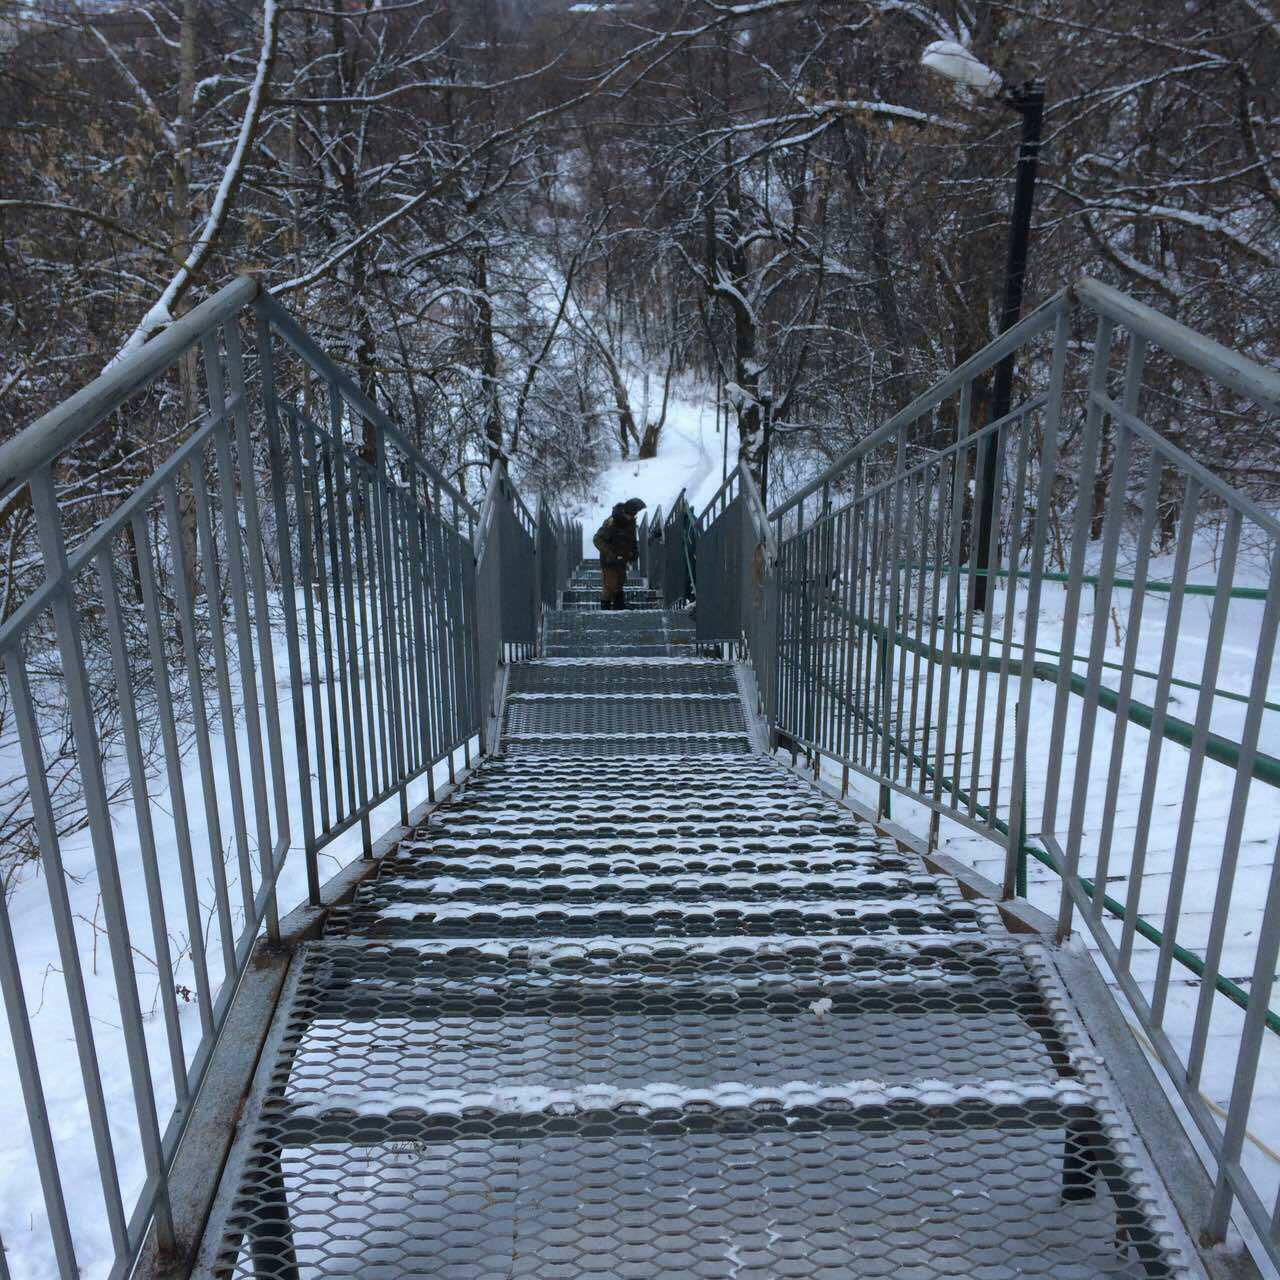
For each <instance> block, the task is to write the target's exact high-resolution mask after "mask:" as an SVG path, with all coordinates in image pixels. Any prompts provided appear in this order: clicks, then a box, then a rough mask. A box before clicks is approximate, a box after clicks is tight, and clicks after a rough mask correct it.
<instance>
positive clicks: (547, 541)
mask: <svg viewBox="0 0 1280 1280" xmlns="http://www.w3.org/2000/svg"><path fill="white" fill-rule="evenodd" d="M537 557H538V571H537V574H536V575H535V577H536V578H537V581H538V591H539V594H540V599H541V604H542V607H543V608H544V609H557V608H559V607H560V595H561V592H562V591H563V590H564V588H565V584H566V583H567V582H568V581H569V579H570V578H572V577H573V572H574V570H575V569H576V568H577V567H578V566H579V565H580V564H581V563H582V524H581V522H580V521H570V520H567V519H566V518H565V517H564V516H563V515H562V514H560V513H559V512H556V511H553V510H552V509H551V508H550V507H549V506H548V505H547V504H546V503H545V502H542V503H539V505H538V537H537Z"/></svg>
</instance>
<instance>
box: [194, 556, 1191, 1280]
mask: <svg viewBox="0 0 1280 1280" xmlns="http://www.w3.org/2000/svg"><path fill="white" fill-rule="evenodd" d="M590 577H591V569H590V567H589V566H588V567H586V568H585V569H584V570H580V571H579V573H578V575H577V576H576V578H575V581H574V584H573V586H572V587H571V589H570V591H569V592H568V593H566V594H567V596H568V598H569V600H570V602H571V603H570V604H569V606H568V607H567V608H566V609H564V610H562V611H557V612H552V613H550V614H549V615H548V617H547V622H546V637H547V650H548V652H551V653H555V654H556V655H557V656H554V657H548V658H544V659H540V660H535V661H529V662H523V663H518V664H516V665H514V666H513V667H512V668H511V671H510V676H509V681H508V692H507V699H506V706H505V710H504V719H503V725H504V728H503V738H502V742H501V745H500V750H499V752H498V753H497V755H496V756H495V757H494V758H493V759H491V760H489V761H488V762H486V763H485V764H483V765H482V766H481V767H480V768H479V769H478V770H477V771H476V772H475V773H474V774H473V775H472V776H471V777H470V778H469V780H468V781H467V782H466V784H465V785H464V786H463V787H462V788H461V789H460V790H459V792H458V793H457V794H456V795H455V796H453V797H451V798H450V799H449V800H448V801H447V802H446V803H444V804H442V805H441V806H440V807H439V808H437V809H436V810H435V811H434V812H433V813H432V814H431V816H430V817H429V819H428V820H427V822H426V823H425V824H424V825H423V826H421V827H419V828H418V829H417V830H416V831H414V832H413V833H412V835H411V836H410V837H409V838H408V839H405V840H403V841H402V842H401V843H400V845H399V847H398V848H397V849H396V850H395V852H394V853H393V854H391V855H389V856H387V857H386V858H384V859H383V860H382V862H381V864H380V865H379V867H378V868H377V871H376V874H374V875H373V876H372V877H371V878H369V879H368V880H366V881H365V883H364V884H363V885H362V886H361V888H360V889H359V890H358V891H357V893H356V895H355V899H354V901H353V902H352V903H351V904H350V906H349V907H347V908H345V909H343V910H341V911H339V912H337V913H335V914H334V916H333V917H332V918H331V920H330V922H329V925H328V927H327V928H326V930H325V933H324V936H323V937H322V938H321V939H320V940H319V941H317V942H314V943H311V944H309V945H307V946H306V947H305V948H304V949H303V951H302V953H301V954H300V955H299V956H298V957H297V958H296V959H295V962H294V965H293V972H292V975H291V977H290V979H289V983H288V986H287V989H286V992H285V995H284V998H283V999H282V1001H281V1004H280V1008H279V1012H278V1014H277V1017H276V1021H275V1025H274V1027H273V1029H272V1031H271V1033H270V1036H269V1038H268V1045H267V1051H266V1053H265V1055H264V1061H263V1066H262V1069H261V1071H260V1075H259V1080H258V1082H257V1084H256V1086H255V1089H254V1090H253V1093H252V1095H251V1097H252V1108H253V1110H252V1114H251V1115H249V1116H248V1117H247V1118H246V1119H247V1123H246V1124H245V1125H244V1127H243V1130H242V1134H241V1138H240V1140H239V1142H238V1144H237V1147H236V1149H235V1151H234V1152H233V1156H232V1159H231V1161H230V1164H229V1166H228V1172H227V1176H226V1184H225V1189H224V1194H223V1198H222V1201H221V1206H222V1211H221V1213H220V1214H215V1218H214V1222H213V1224H212V1234H211V1235H210V1237H209V1239H208V1240H207V1242H206V1247H205V1252H204V1255H203V1260H202V1267H203V1268H204V1269H205V1270H206V1271H207V1272H210V1273H212V1274H214V1275H217V1276H222V1277H231V1276H234V1277H245V1278H246V1280H247V1278H248V1277H254V1278H255V1280H267V1278H269V1277H270V1278H272V1280H299V1278H301V1277H313V1276H357V1275H358V1276H361V1277H388V1278H389V1277H406V1276H442V1277H449V1278H450V1280H490V1278H493V1280H496V1278H497V1277H547V1278H548V1280H550V1278H551V1277H555V1278H557V1280H569V1278H570V1277H586V1276H593V1275H595V1276H607V1277H637V1278H639V1277H643V1278H644V1280H656V1278H658V1277H663V1278H670V1280H676V1278H677V1277H679V1278H681V1280H683V1278H684V1277H691V1276H699V1277H707V1278H708V1280H717V1278H720V1277H724V1278H725V1280H728V1278H729V1277H749V1276H757V1277H761V1278H764V1277H770V1278H773V1277H781V1276H795V1277H822V1278H823V1280H836V1277H841V1278H852V1277H859V1278H860V1277H864V1276H879V1275H883V1276H894V1277H901V1276H909V1277H920V1278H922V1280H923V1277H932V1276H938V1277H952V1276H957V1275H973V1276H980V1277H983V1278H984V1280H995V1278H996V1277H1005V1276H1008V1277H1014V1276H1054V1277H1067V1276H1079V1277H1086V1276H1087V1277H1096V1276H1124V1277H1139V1276H1144V1277H1164V1276H1175V1275H1182V1274H1189V1272H1187V1270H1186V1268H1185V1267H1184V1264H1183V1262H1182V1261H1180V1257H1179V1249H1178V1247H1177V1245H1176V1243H1175V1239H1174V1236H1173V1234H1172V1228H1171V1226H1170V1223H1169V1221H1167V1220H1166V1219H1165V1217H1164V1212H1163V1206H1162V1204H1161V1203H1160V1200H1159V1193H1158V1191H1157V1190H1156V1187H1155V1185H1154V1183H1153V1181H1152V1179H1151V1175H1150V1174H1149V1173H1148V1171H1147V1170H1146V1168H1145V1167H1144V1164H1143V1162H1142V1159H1141V1157H1140V1155H1139V1144H1138V1143H1137V1140H1136V1137H1135V1134H1134V1132H1133V1130H1132V1128H1131V1126H1130V1124H1129V1123H1128V1121H1127V1119H1126V1118H1125V1116H1124V1115H1123V1114H1122V1111H1121V1109H1120V1107H1119V1105H1118V1103H1117V1102H1116V1099H1115V1095H1114V1091H1113V1089H1112V1087H1111V1085H1110V1083H1109V1081H1108V1080H1107V1079H1106V1076H1105V1073H1104V1072H1103V1070H1102V1068H1101V1067H1100V1066H1099V1064H1098V1063H1097V1062H1096V1060H1095V1059H1094V1057H1093V1056H1092V1055H1091V1052H1090V1046H1089V1043H1088V1040H1087V1037H1086V1035H1085V1033H1084V1031H1083V1029H1082V1028H1081V1026H1080V1025H1079V1024H1078V1022H1077V1021H1076V1019H1075V1018H1074V1017H1073V1015H1072V1013H1071V1012H1070V1010H1069V1007H1068V1003H1067V1000H1066V998H1065V996H1064V993H1063V991H1062V989H1061V988H1060V986H1059V984H1058V981H1057V979H1056V976H1055V974H1054V972H1053V969H1052V966H1051V964H1050V963H1049V960H1048V958H1047V956H1046V954H1045V952H1044V950H1043V949H1042V948H1041V947H1040V946H1039V945H1037V944H1033V943H1027V942H1025V941H1019V940H1017V939H1015V938H1014V937H1012V936H1011V935H1010V934H1008V933H1007V932H1005V930H1004V929H1003V927H1002V926H1001V924H1000V923H999V918H998V916H997V914H996V912H995V910H994V908H991V907H989V906H984V905H979V904H975V903H973V902H969V901H966V900H965V899H963V898H962V897H961V895H960V893H959V891H958V889H957V886H956V885H955V884H954V883H953V882H951V881H949V880H947V879H945V878H941V877H938V876H936V875H933V874H930V873H929V872H928V871H927V870H926V869H925V866H924V864H923V863H922V862H921V861H920V859H919V858H918V857H917V856H916V855H914V854H912V853H909V852H904V851H903V850H902V849H901V848H899V847H898V845H897V844H896V843H895V842H894V841H893V840H892V839H889V838H887V837H886V836H883V835H880V834H878V833H877V832H876V830H875V829H873V828H872V827H871V826H870V825H868V824H867V823H865V822H863V821H860V820H858V819H857V818H855V817H854V816H853V815H852V813H851V812H850V811H849V810H848V809H847V808H845V807H843V806H841V805H840V804H838V803H837V802H835V801H834V800H832V799H831V798H829V797H828V796H827V795H825V794H824V793H822V792H821V791H819V790H818V789H817V788H816V787H815V786H814V785H812V784H811V783H809V782H807V781H806V780H804V779H802V778H801V777H800V776H798V775H797V774H795V773H794V772H792V771H791V770H788V769H787V768H785V767H783V766H781V765H779V764H777V763H775V762H774V761H773V760H772V759H769V758H766V757H765V756H762V755H759V754H753V753H752V736H751V731H750V729H749V722H748V716H747V714H746V708H745V706H744V704H743V702H742V700H741V698H740V697H739V693H738V686H737V679H736V677H735V672H734V669H733V667H732V666H731V665H730V664H728V663H725V662H720V661H715V660H711V659H707V658H702V657H698V656H696V655H695V654H694V651H693V646H692V643H691V641H690V640H689V639H688V638H687V631H688V623H687V622H686V621H685V620H684V617H683V616H682V615H681V614H680V613H678V612H676V611H670V612H662V611H654V610H647V611H643V612H636V613H633V614H626V613H620V614H619V613H607V614H593V613H592V612H590V611H589V610H585V609H581V608H580V607H579V606H578V601H577V599H576V593H577V592H578V591H580V590H583V591H585V590H588V589H589V585H590ZM641 590H643V588H641ZM641 637H643V638H641Z"/></svg>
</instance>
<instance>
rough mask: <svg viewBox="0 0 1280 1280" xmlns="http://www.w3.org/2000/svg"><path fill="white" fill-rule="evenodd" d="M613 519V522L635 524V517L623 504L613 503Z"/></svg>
mask: <svg viewBox="0 0 1280 1280" xmlns="http://www.w3.org/2000/svg"><path fill="white" fill-rule="evenodd" d="M613 518H614V519H615V520H630V521H631V522H632V523H633V524H634V523H635V516H633V515H632V514H631V512H630V511H628V510H627V504H626V503H625V502H615V503H614V504H613Z"/></svg>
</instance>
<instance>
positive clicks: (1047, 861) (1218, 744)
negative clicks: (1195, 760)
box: [780, 602, 1280, 1035]
mask: <svg viewBox="0 0 1280 1280" xmlns="http://www.w3.org/2000/svg"><path fill="white" fill-rule="evenodd" d="M822 607H823V608H824V609H825V610H826V611H827V612H829V613H834V614H835V615H836V616H837V617H841V618H843V619H844V620H845V621H846V622H848V623H849V624H850V625H852V626H855V627H858V628H859V629H860V630H862V631H864V632H866V633H868V634H869V635H871V637H872V638H873V639H875V640H876V641H877V643H878V644H879V646H880V648H881V649H882V650H883V651H885V652H886V653H887V651H888V645H887V644H886V641H890V642H892V643H895V644H901V645H902V646H903V647H904V648H905V649H906V650H907V652H908V653H918V654H920V655H921V656H923V657H925V658H927V659H928V660H929V661H931V662H939V663H944V664H948V665H950V666H952V667H968V669H969V670H971V671H979V670H986V671H988V672H992V671H995V672H999V670H1000V667H1001V664H1002V662H1003V659H1002V658H995V657H987V658H985V659H984V658H983V657H982V655H981V654H962V653H961V654H945V653H943V652H942V651H940V650H938V649H936V648H935V647H934V646H933V645H929V644H925V643H924V642H922V641H919V640H916V639H914V638H913V637H911V636H908V635H904V634H903V633H901V632H897V631H891V630H890V629H889V628H888V627H885V626H883V625H882V624H880V623H877V622H871V621H869V620H868V619H865V618H859V617H857V616H856V615H854V614H851V613H850V612H849V611H848V610H846V609H842V608H840V607H838V606H836V605H833V604H831V603H829V602H828V603H826V604H824V605H823V606H822ZM780 650H781V651H784V652H785V645H783V646H780ZM1022 666H1023V660H1022V659H1021V658H1010V659H1009V671H1010V673H1011V674H1016V675H1021V674H1022ZM1031 672H1032V675H1033V677H1035V678H1036V679H1040V680H1047V681H1050V682H1052V683H1054V684H1056V683H1057V681H1058V673H1059V668H1058V667H1056V666H1053V665H1052V664H1050V663H1047V662H1035V663H1033V664H1032V668H1031ZM822 683H824V684H825V683H826V682H825V681H823V682H822ZM827 687H828V688H830V686H827ZM1068 687H1069V688H1070V690H1071V692H1072V693H1075V694H1077V695H1079V696H1083V694H1084V690H1085V679H1084V677H1083V676H1077V675H1075V674H1074V673H1073V674H1072V676H1071V677H1070V682H1069V686H1068ZM831 692H832V693H838V690H831ZM1104 695H1105V696H1104ZM1119 701H1120V699H1119V695H1118V694H1117V693H1116V692H1115V691H1114V690H1112V689H1106V688H1101V689H1099V693H1098V705H1099V706H1101V707H1104V708H1105V709H1107V710H1109V711H1111V712H1113V713H1114V712H1115V711H1116V710H1117V709H1118V707H1119ZM857 714H858V719H860V720H861V721H862V722H863V723H864V724H867V723H871V722H870V721H869V720H868V718H867V717H866V716H865V715H863V714H861V713H857ZM1154 716H1155V711H1154V708H1152V707H1149V706H1147V705H1146V704H1145V703H1139V702H1134V701H1133V700H1132V699H1131V700H1130V702H1129V708H1128V719H1129V720H1130V721H1131V722H1132V723H1134V724H1137V725H1139V726H1141V727H1143V728H1146V729H1148V730H1149V729H1150V728H1151V725H1152V722H1153V719H1154ZM871 727H872V728H873V729H874V730H875V731H876V732H878V733H884V734H885V735H886V737H887V738H888V740H889V742H890V743H891V745H892V747H893V750H894V752H895V754H897V755H899V756H903V757H905V758H907V759H909V760H911V761H913V762H914V764H915V766H916V768H918V769H919V770H920V771H921V773H922V774H923V775H924V776H925V777H927V778H929V779H930V780H931V781H932V780H935V779H936V772H937V771H936V769H935V768H934V766H933V765H931V764H930V763H929V762H928V761H927V760H926V759H924V758H923V757H922V756H920V755H918V754H917V753H916V752H914V751H912V750H911V749H910V748H909V747H907V746H905V745H904V744H903V742H902V741H901V739H900V738H899V737H898V735H897V734H896V733H894V732H893V731H891V730H888V729H882V728H880V727H879V726H877V725H875V724H873V723H872V725H871ZM1191 733H1192V726H1191V725H1189V724H1188V723H1187V722H1186V721H1185V720H1179V719H1177V718H1176V717H1173V716H1166V717H1165V723H1164V733H1163V735H1162V736H1163V737H1165V738H1168V739H1169V740H1170V741H1171V742H1176V743H1178V744H1179V745H1180V746H1190V743H1191ZM815 745H816V744H815ZM1206 754H1207V755H1208V756H1209V757H1210V758H1211V759H1214V760H1217V761H1218V762H1219V763H1221V764H1225V765H1228V766H1230V767H1232V768H1238V767H1239V761H1240V744H1239V743H1235V742H1232V741H1230V739H1227V738H1223V737H1221V736H1220V735H1218V734H1210V735H1209V743H1208V746H1207V748H1206ZM1252 772H1253V776H1254V777H1255V778H1258V779H1259V780H1260V781H1262V782H1266V783H1268V784H1269V785H1270V786H1273V787H1280V760H1277V759H1276V758H1275V757H1274V756H1269V755H1265V754H1263V753H1262V752H1258V753H1257V755H1256V756H1255V760H1254V768H1253V771H1252ZM939 781H940V783H941V786H942V787H943V789H944V790H946V791H948V792H949V793H950V794H952V795H953V796H954V797H955V799H956V801H957V802H958V803H960V804H962V805H964V806H965V807H967V808H969V809H971V810H972V811H973V813H975V814H976V815H977V816H978V817H980V818H981V819H982V821H983V822H985V823H986V824H987V825H988V826H990V827H992V828H993V829H994V830H996V831H998V832H999V833H1000V834H1001V835H1002V836H1004V837H1005V839H1008V838H1009V835H1010V832H1009V825H1008V823H1006V822H1004V821H1003V820H1002V819H1001V818H999V817H997V816H996V815H994V814H993V813H992V812H991V810H990V809H989V808H988V807H987V806H986V805H984V804H982V803H981V802H979V801H978V800H976V799H974V798H973V797H972V796H970V795H969V794H968V792H967V791H965V790H964V788H962V787H960V786H958V785H957V784H955V783H953V782H950V781H949V780H948V779H947V778H946V777H945V776H944V777H942V778H941V779H940V780H939ZM1022 811H1023V813H1024V814H1025V813H1026V805H1025V803H1024V804H1023V806H1022ZM1018 837H1019V838H1018V849H1017V853H1018V890H1019V893H1020V894H1021V895H1023V896H1025V894H1026V888H1027V875H1026V859H1027V858H1028V857H1030V858H1034V859H1035V860H1036V861H1037V862H1040V863H1043V865H1045V866H1046V867H1048V868H1049V869H1050V870H1051V871H1053V872H1054V874H1055V875H1058V876H1061V875H1062V868H1061V867H1060V866H1059V865H1058V862H1057V859H1056V858H1054V857H1053V855H1052V854H1050V853H1049V852H1048V851H1047V850H1044V849H1038V848H1036V847H1035V846H1034V845H1032V844H1031V843H1030V842H1029V841H1028V840H1027V838H1026V827H1025V823H1024V824H1023V825H1022V829H1021V830H1020V831H1019V833H1018ZM1080 885H1081V888H1083V889H1084V891H1085V894H1086V895H1087V896H1088V897H1089V898H1091V899H1092V898H1093V897H1094V896H1095V894H1096V893H1097V886H1096V885H1095V884H1094V882H1093V881H1092V880H1090V879H1089V878H1088V877H1087V876H1081V877H1080ZM1102 905H1103V908H1104V909H1105V910H1106V912H1107V913H1108V914H1109V915H1111V916H1114V917H1115V918H1116V919H1119V920H1125V919H1128V912H1127V910H1126V908H1125V906H1124V904H1123V903H1121V902H1118V901H1117V900H1116V899H1115V898H1112V897H1111V896H1110V895H1109V894H1108V893H1106V892H1105V890H1104V891H1103V895H1102ZM1134 931H1135V932H1136V933H1138V934H1139V935H1140V936H1141V937H1143V938H1145V939H1146V940H1147V941H1148V942H1151V943H1154V944H1155V945H1156V946H1163V945H1164V934H1163V932H1162V931H1161V930H1160V929H1158V928H1156V926H1155V925H1153V924H1152V923H1151V922H1150V921H1148V920H1147V919H1145V918H1144V917H1143V916H1136V917H1134ZM1172 956H1173V958H1174V959H1175V960H1176V961H1177V962H1178V963H1179V964H1181V965H1182V966H1183V967H1184V968H1186V969H1189V970H1190V971H1191V972H1192V973H1194V974H1195V975H1196V976H1197V977H1199V978H1203V977H1204V972H1205V966H1204V961H1203V960H1201V958H1200V957H1199V956H1198V955H1196V954H1195V952H1193V951H1188V950H1187V949H1186V948H1185V947H1184V946H1182V945H1181V944H1179V943H1176V942H1175V943H1174V945H1173V948H1172ZM1214 987H1215V989H1216V990H1218V991H1219V992H1221V993H1222V994H1223V995H1224V996H1226V997H1227V999H1228V1000H1230V1001H1231V1002H1232V1003H1233V1004H1235V1005H1238V1006H1239V1007H1240V1008H1241V1009H1247V1008H1248V1007H1249V993H1248V992H1247V991H1245V990H1244V988H1243V987H1241V986H1240V985H1239V984H1238V983H1235V982H1232V981H1231V979H1230V978H1226V977H1223V976H1222V974H1217V975H1215V978H1214ZM1265 1017H1266V1024H1267V1028H1268V1029H1269V1030H1270V1031H1272V1032H1275V1033H1276V1034H1278V1035H1280V1013H1276V1012H1274V1011H1272V1010H1270V1009H1269V1010H1267V1012H1266V1015H1265Z"/></svg>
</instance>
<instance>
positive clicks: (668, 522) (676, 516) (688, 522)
mask: <svg viewBox="0 0 1280 1280" xmlns="http://www.w3.org/2000/svg"><path fill="white" fill-rule="evenodd" d="M695 525H696V518H695V516H694V513H693V509H692V508H691V507H690V506H689V501H688V499H687V498H686V497H685V493H684V490H683V489H681V491H680V493H679V495H678V496H677V498H676V500H675V501H674V502H673V503H672V504H671V510H670V511H669V512H667V516H666V519H665V520H664V521H663V523H662V541H661V544H660V545H661V548H662V564H661V572H660V578H661V587H660V588H659V589H660V590H661V591H662V599H663V602H664V603H665V604H666V605H667V607H668V608H670V606H671V605H674V604H680V603H682V602H683V601H686V600H689V599H691V598H692V596H693V592H694V586H695V575H694V559H695V556H694V538H695Z"/></svg>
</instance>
